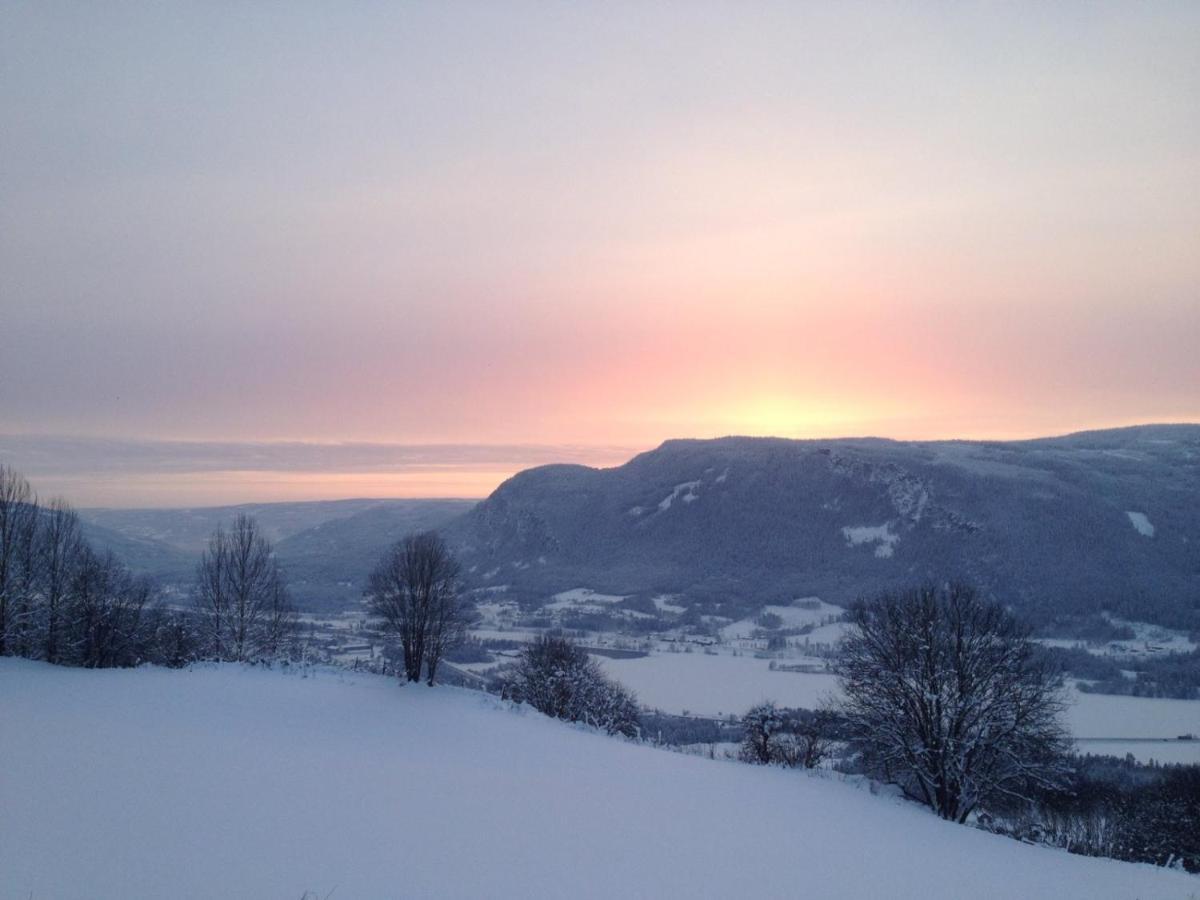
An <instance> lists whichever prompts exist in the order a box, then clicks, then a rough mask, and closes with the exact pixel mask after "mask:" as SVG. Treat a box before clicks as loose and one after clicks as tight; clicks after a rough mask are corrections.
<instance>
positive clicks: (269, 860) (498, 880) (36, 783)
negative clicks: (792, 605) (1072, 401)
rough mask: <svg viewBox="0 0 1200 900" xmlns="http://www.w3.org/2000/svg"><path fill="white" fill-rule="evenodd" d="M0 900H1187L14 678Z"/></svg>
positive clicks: (763, 796) (574, 742)
mask: <svg viewBox="0 0 1200 900" xmlns="http://www.w3.org/2000/svg"><path fill="white" fill-rule="evenodd" d="M0 760H3V761H4V763H3V768H2V769H0V896H2V897H21V898H26V897H29V896H33V897H55V898H71V897H121V898H130V900H136V898H156V897H206V898H207V897H222V898H240V897H255V898H273V897H279V898H290V900H295V898H298V897H300V896H301V894H302V893H303V892H304V891H314V892H316V894H317V895H318V896H321V897H324V896H326V895H328V894H330V892H332V895H333V896H334V897H336V898H363V897H367V898H371V897H395V896H410V897H433V896H437V897H482V896H531V897H561V896H567V895H572V896H631V897H634V896H644V897H662V896H714V897H715V896H725V897H728V896H737V895H747V894H750V895H754V896H759V897H765V896H774V897H794V896H798V895H802V894H803V895H810V896H820V897H856V898H857V897H891V898H922V900H926V898H931V900H937V898H961V897H977V898H984V897H986V898H1000V897H1013V898H1022V900H1026V898H1035V897H1053V898H1055V900H1066V898H1104V897H1112V898H1122V900H1126V898H1134V897H1142V898H1150V897H1154V898H1165V900H1166V898H1180V900H1183V898H1188V897H1192V896H1195V895H1197V894H1200V881H1197V879H1195V878H1194V877H1191V876H1187V875H1182V874H1178V873H1174V872H1167V871H1163V870H1158V869H1152V868H1149V867H1146V866H1139V865H1132V864H1127V863H1116V862H1111V861H1107V860H1095V859H1086V858H1083V857H1077V856H1070V855H1067V854H1066V853H1062V852H1058V851H1053V850H1047V849H1042V848H1035V847H1029V846H1025V845H1022V844H1019V843H1017V842H1014V841H1011V840H1008V839H1005V838H1001V837H995V836H992V835H987V834H984V833H982V832H979V831H975V830H972V829H969V828H963V827H959V826H954V825H949V824H946V823H943V822H941V821H939V820H937V819H935V818H934V817H933V816H932V815H930V814H929V813H928V812H926V811H924V810H922V809H918V808H916V807H913V806H910V805H908V804H905V803H902V802H900V801H897V800H894V799H891V798H887V797H879V796H873V795H872V794H871V793H870V792H869V791H867V790H865V789H862V788H859V787H857V786H854V785H850V784H845V783H841V782H838V781H835V780H832V779H827V778H820V777H808V776H805V775H802V774H798V773H796V772H786V771H782V770H768V769H759V768H752V767H749V766H742V765H738V764H735V763H722V762H711V761H708V760H703V759H698V758H693V757H687V756H682V755H677V754H672V753H668V752H665V751H661V750H655V749H652V748H649V747H644V746H637V745H631V744H627V743H623V742H621V741H618V740H615V739H611V738H606V737H601V736H598V735H595V734H591V733H587V732H584V731H580V730H578V729H574V728H571V727H568V726H565V725H562V724H559V723H556V722H552V721H549V720H547V719H544V718H542V717H541V716H539V715H537V714H535V713H532V712H529V711H526V710H523V709H517V710H513V709H507V708H504V707H502V706H500V705H499V704H498V703H497V701H494V700H493V699H491V698H489V697H487V696H485V695H481V694H475V693H470V692H465V691H458V690H453V689H446V688H438V689H434V690H430V689H427V688H424V687H416V686H412V687H408V688H403V689H402V688H400V687H398V686H397V685H396V683H395V682H394V681H389V680H384V679H381V678H374V677H370V676H350V675H346V674H340V673H336V672H332V671H330V672H321V673H318V674H317V675H316V676H315V677H307V678H305V677H300V676H299V675H296V674H281V673H279V672H268V671H262V670H242V669H236V668H224V669H198V670H196V671H191V672H186V671H183V672H180V671H167V670H155V669H141V670H107V671H85V670H79V669H60V668H53V667H50V666H46V665H43V664H39V663H30V662H24V661H18V660H11V659H3V660H0Z"/></svg>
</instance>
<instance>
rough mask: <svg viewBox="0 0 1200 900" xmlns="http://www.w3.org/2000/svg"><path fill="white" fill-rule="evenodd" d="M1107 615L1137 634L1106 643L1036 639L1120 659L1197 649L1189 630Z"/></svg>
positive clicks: (1056, 645)
mask: <svg viewBox="0 0 1200 900" xmlns="http://www.w3.org/2000/svg"><path fill="white" fill-rule="evenodd" d="M1105 618H1107V619H1108V621H1110V622H1111V623H1112V624H1114V625H1118V626H1124V627H1128V628H1129V629H1131V630H1132V631H1133V633H1134V637H1133V639H1132V640H1122V641H1105V642H1104V643H1089V642H1087V641H1080V640H1073V639H1071V638H1035V640H1036V641H1037V642H1038V643H1039V644H1044V645H1046V646H1047V647H1066V648H1068V649H1069V648H1078V649H1080V650H1086V651H1087V652H1088V653H1091V654H1092V655H1093V656H1111V657H1116V658H1118V659H1120V658H1143V659H1144V658H1148V657H1155V656H1164V655H1167V654H1171V653H1191V652H1192V651H1193V650H1195V649H1196V643H1195V642H1194V641H1192V640H1191V639H1190V638H1189V637H1188V634H1187V632H1186V631H1179V630H1177V629H1174V628H1164V627H1162V626H1161V625H1151V624H1149V623H1148V622H1131V621H1129V620H1127V619H1118V618H1117V617H1116V616H1106V617H1105Z"/></svg>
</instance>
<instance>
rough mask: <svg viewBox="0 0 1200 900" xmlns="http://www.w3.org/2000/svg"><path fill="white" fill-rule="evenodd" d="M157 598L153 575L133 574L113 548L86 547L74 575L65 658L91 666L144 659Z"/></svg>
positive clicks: (123, 663) (79, 664) (121, 664)
mask: <svg viewBox="0 0 1200 900" xmlns="http://www.w3.org/2000/svg"><path fill="white" fill-rule="evenodd" d="M152 599H153V589H152V588H151V585H150V583H149V582H148V581H146V580H145V579H140V578H134V577H133V576H132V575H130V573H129V572H128V570H126V569H125V568H124V567H123V566H122V565H121V564H120V563H119V562H118V561H117V559H116V558H115V557H114V556H113V555H112V554H111V553H107V554H105V555H103V556H101V555H99V554H97V553H95V552H93V551H92V550H90V549H87V548H85V549H84V550H83V551H82V553H81V554H80V559H79V563H78V565H76V566H75V568H74V571H73V573H72V577H71V587H70V612H69V615H68V627H67V635H68V640H67V642H66V644H67V645H66V648H65V652H64V653H63V654H62V656H63V658H64V660H65V661H68V662H71V663H73V664H74V665H77V666H83V667H85V668H89V669H104V668H111V667H114V666H131V665H137V664H138V663H140V662H142V661H143V660H144V657H143V655H142V650H143V644H144V642H145V638H146V635H145V634H144V632H143V625H144V624H145V623H144V619H143V615H144V613H145V611H146V610H147V608H148V606H149V604H150V602H151V600H152Z"/></svg>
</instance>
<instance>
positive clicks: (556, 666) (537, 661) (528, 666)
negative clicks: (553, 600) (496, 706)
mask: <svg viewBox="0 0 1200 900" xmlns="http://www.w3.org/2000/svg"><path fill="white" fill-rule="evenodd" d="M502 690H503V693H504V696H506V697H508V698H510V699H512V700H517V701H520V702H524V703H528V704H529V705H530V706H532V707H533V708H534V709H536V710H538V711H539V712H543V713H545V714H546V715H548V716H550V717H552V718H555V719H566V720H567V721H569V722H583V723H585V724H588V725H593V726H595V727H597V728H603V729H604V730H605V731H607V732H608V733H609V734H624V735H627V736H629V737H634V736H636V735H637V734H638V730H639V729H638V711H637V699H636V697H635V696H634V695H633V694H632V693H631V692H630V691H628V690H627V689H626V688H624V687H622V686H621V685H619V684H617V683H616V682H615V681H612V680H611V679H609V678H608V677H607V676H606V675H605V674H604V673H603V672H602V671H601V670H600V666H599V665H597V663H596V661H595V660H593V659H592V658H591V657H590V656H588V654H587V651H586V650H584V649H582V648H581V647H578V646H576V645H575V644H573V643H572V642H571V641H569V640H567V639H566V638H563V637H555V636H548V635H543V636H541V637H539V638H538V639H537V640H536V641H534V642H533V643H532V644H530V645H528V646H527V647H526V648H525V650H523V651H522V653H521V657H520V659H519V660H518V661H517V664H516V665H515V666H514V667H513V669H512V670H511V671H510V672H509V673H508V675H507V676H506V678H505V681H504V684H503V687H502Z"/></svg>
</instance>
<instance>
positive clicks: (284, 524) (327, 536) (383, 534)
mask: <svg viewBox="0 0 1200 900" xmlns="http://www.w3.org/2000/svg"><path fill="white" fill-rule="evenodd" d="M474 502H475V501H473V500H332V501H316V502H304V503H255V504H244V505H240V506H218V507H200V508H194V509H85V510H81V511H80V517H81V518H82V519H83V522H84V533H85V535H86V536H87V538H88V539H89V541H91V543H92V544H93V545H95V546H97V547H99V548H101V549H108V550H112V551H113V553H115V554H116V555H117V556H119V557H120V558H121V559H122V560H123V561H124V562H125V563H126V565H128V566H130V567H131V568H133V569H134V570H135V571H138V572H144V573H146V574H148V575H151V576H153V577H155V578H156V579H158V580H159V581H160V582H161V583H163V584H164V585H169V586H174V587H178V588H186V586H187V585H188V584H190V582H191V580H192V578H193V574H194V572H195V568H196V563H197V561H198V560H199V558H200V554H201V552H202V551H203V549H204V547H205V545H206V543H207V542H208V538H209V536H210V535H211V534H212V533H213V531H214V530H215V529H216V528H217V527H218V526H228V525H229V523H230V522H232V521H233V518H234V517H235V516H236V515H238V514H239V513H244V514H246V515H250V516H253V517H254V518H255V519H256V521H257V522H258V524H259V525H260V526H261V528H262V530H263V533H264V534H265V535H266V536H267V538H268V539H269V540H271V541H272V543H274V545H275V553H276V558H277V559H278V560H279V563H280V565H281V566H282V567H283V569H284V571H285V572H286V573H287V576H288V581H289V584H290V585H291V588H292V592H293V594H294V595H295V598H296V600H297V601H298V603H299V604H301V605H302V606H304V607H305V608H309V609H324V610H333V609H342V608H346V607H347V606H351V605H353V604H355V603H357V601H358V599H359V597H360V596H361V594H362V589H363V586H364V580H365V578H366V575H367V574H368V572H369V571H370V568H371V566H372V565H373V564H374V561H375V560H376V558H378V556H379V554H380V553H381V552H382V551H383V549H384V548H385V547H386V546H387V545H388V544H390V543H392V542H393V541H396V540H397V539H399V538H401V537H403V536H404V535H405V534H407V533H408V532H410V531H420V530H424V529H427V528H437V527H440V526H442V525H444V524H445V523H446V522H448V521H449V520H450V519H452V518H454V517H455V516H457V515H460V514H462V513H463V512H464V511H465V510H467V509H469V508H470V507H471V506H472V505H473V504H474Z"/></svg>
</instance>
